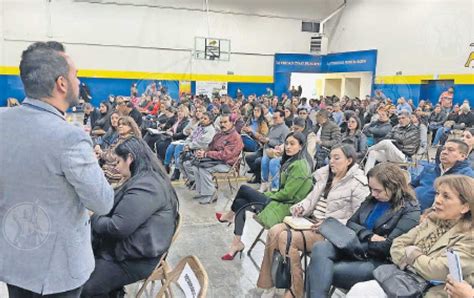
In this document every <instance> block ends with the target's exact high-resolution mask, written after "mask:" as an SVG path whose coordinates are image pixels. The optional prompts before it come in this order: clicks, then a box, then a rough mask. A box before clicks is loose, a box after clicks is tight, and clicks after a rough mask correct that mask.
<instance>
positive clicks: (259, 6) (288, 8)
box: [75, 0, 344, 20]
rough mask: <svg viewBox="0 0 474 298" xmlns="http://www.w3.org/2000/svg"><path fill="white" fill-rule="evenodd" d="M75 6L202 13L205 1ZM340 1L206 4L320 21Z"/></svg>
mask: <svg viewBox="0 0 474 298" xmlns="http://www.w3.org/2000/svg"><path fill="white" fill-rule="evenodd" d="M75 1H77V2H99V3H110V4H112V3H116V4H122V5H139V6H142V5H146V6H156V7H173V8H182V9H199V10H201V9H204V8H205V2H206V1H205V0H75ZM343 2H344V0H208V3H209V9H210V11H215V12H222V11H225V12H231V13H239V14H257V15H268V16H276V17H284V18H296V19H302V20H322V19H324V18H325V17H326V16H328V15H329V14H330V13H331V12H333V11H334V10H335V9H336V8H337V7H339V6H340V5H341V4H342V3H343Z"/></svg>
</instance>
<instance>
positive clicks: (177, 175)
mask: <svg viewBox="0 0 474 298" xmlns="http://www.w3.org/2000/svg"><path fill="white" fill-rule="evenodd" d="M180 175H181V172H180V171H179V170H178V169H174V172H173V176H171V181H176V180H179V176H180Z"/></svg>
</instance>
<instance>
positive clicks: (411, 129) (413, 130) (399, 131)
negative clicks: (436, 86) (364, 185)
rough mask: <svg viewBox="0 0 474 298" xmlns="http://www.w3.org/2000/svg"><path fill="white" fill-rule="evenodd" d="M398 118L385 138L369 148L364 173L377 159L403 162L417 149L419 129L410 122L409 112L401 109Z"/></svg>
mask: <svg viewBox="0 0 474 298" xmlns="http://www.w3.org/2000/svg"><path fill="white" fill-rule="evenodd" d="M398 120H399V122H400V123H399V124H398V125H397V126H395V127H394V128H393V129H392V131H390V132H389V133H388V134H387V136H386V137H385V140H383V141H381V142H379V143H377V144H376V145H374V146H372V147H370V148H369V150H368V156H367V161H366V163H365V172H366V173H368V172H369V170H370V169H371V168H373V167H374V165H375V163H376V162H377V161H378V162H383V161H391V162H405V161H406V160H407V157H411V156H412V155H414V154H415V153H416V152H417V151H418V148H419V146H420V130H419V128H418V127H416V126H415V125H413V124H412V123H411V120H410V114H409V113H408V112H407V111H401V112H400V114H399V116H398Z"/></svg>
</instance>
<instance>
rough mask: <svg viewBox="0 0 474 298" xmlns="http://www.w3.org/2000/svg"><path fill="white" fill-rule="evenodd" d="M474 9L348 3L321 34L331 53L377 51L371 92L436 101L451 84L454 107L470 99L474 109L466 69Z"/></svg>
mask: <svg viewBox="0 0 474 298" xmlns="http://www.w3.org/2000/svg"><path fill="white" fill-rule="evenodd" d="M473 3H474V2H473V1H471V0H453V1H445V0H386V1H380V0H357V1H347V6H346V8H345V9H344V10H343V11H342V13H341V14H340V15H338V16H337V17H336V18H334V19H332V20H331V21H330V22H329V23H328V24H327V26H326V28H325V29H326V33H327V35H328V37H329V45H328V48H329V51H330V52H344V51H349V50H354V49H368V48H374V49H377V50H378V59H377V69H376V73H377V77H376V80H375V84H376V86H375V88H380V89H382V90H383V91H384V92H385V93H386V94H387V95H388V96H390V97H392V98H398V97H399V96H405V97H407V98H413V99H415V100H418V99H420V98H422V99H430V100H432V101H437V99H438V97H439V93H438V92H439V89H440V88H441V87H443V86H447V85H449V84H453V85H454V86H455V89H456V90H455V101H456V102H461V101H462V100H463V99H465V98H469V99H470V100H471V103H472V105H474V75H473V67H474V62H472V63H471V64H470V65H468V67H466V65H465V64H466V62H467V59H468V57H469V55H470V53H471V52H472V51H474V47H473V46H474V44H472V43H473V42H474V19H473V17H472V16H473V14H474V4H473ZM471 44H472V46H471ZM397 72H398V75H397ZM430 81H431V82H430ZM449 81H451V82H449Z"/></svg>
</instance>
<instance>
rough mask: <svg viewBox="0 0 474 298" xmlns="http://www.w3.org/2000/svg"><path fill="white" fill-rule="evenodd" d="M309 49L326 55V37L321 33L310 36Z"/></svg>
mask: <svg viewBox="0 0 474 298" xmlns="http://www.w3.org/2000/svg"><path fill="white" fill-rule="evenodd" d="M309 51H310V52H311V53H316V54H321V55H326V54H327V53H328V38H327V37H326V36H324V34H321V33H318V34H314V35H313V36H311V42H310V46H309Z"/></svg>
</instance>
